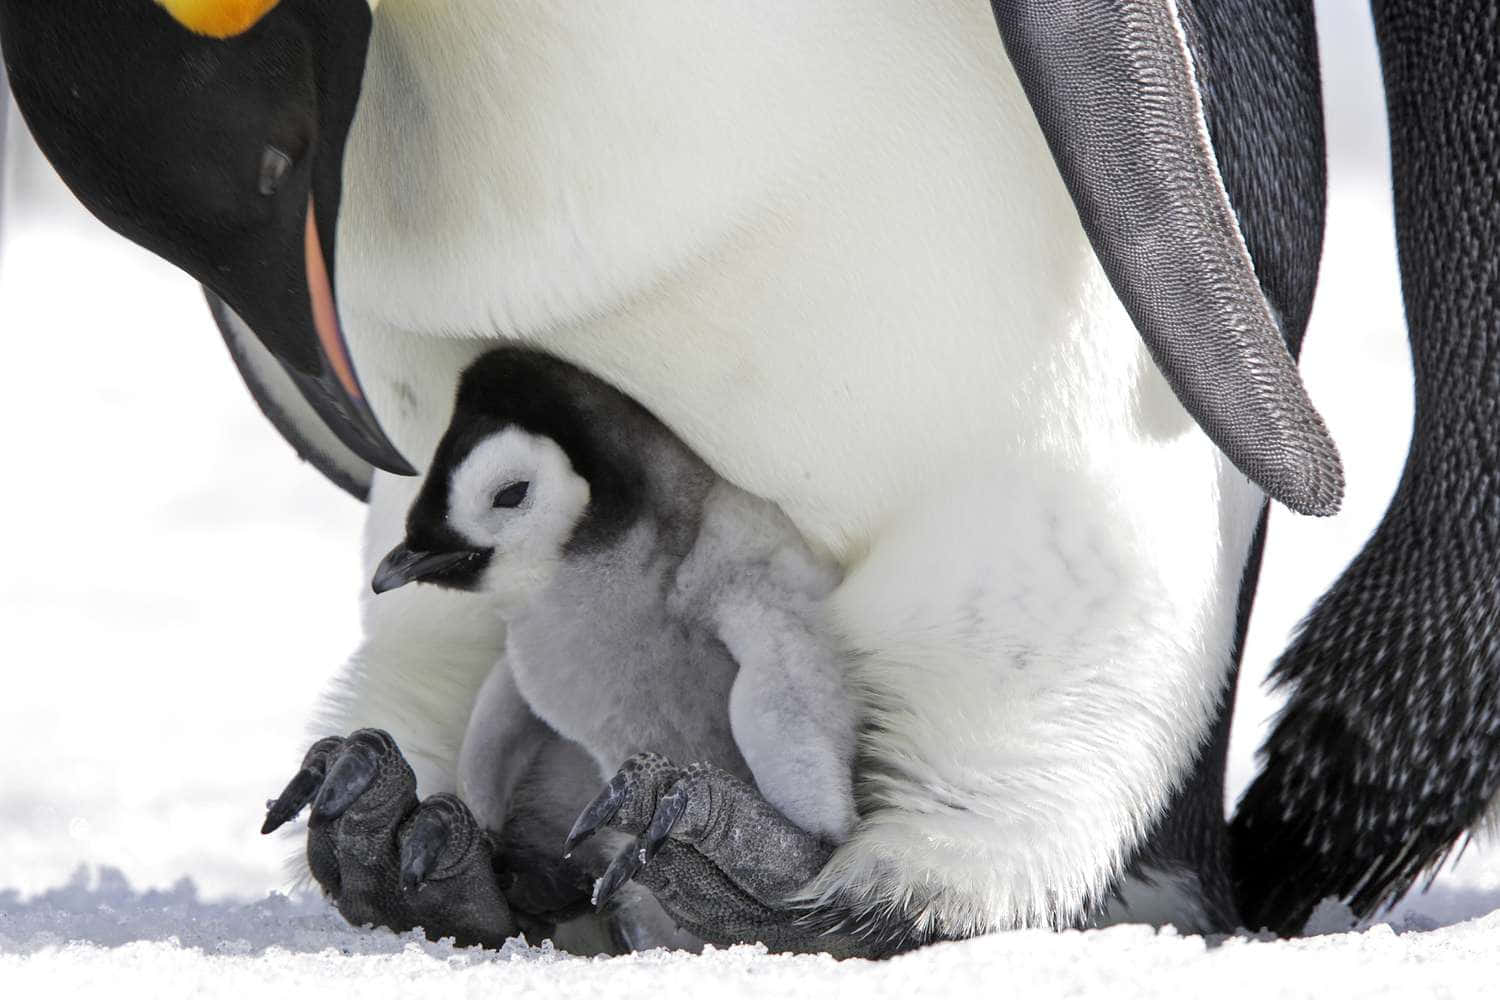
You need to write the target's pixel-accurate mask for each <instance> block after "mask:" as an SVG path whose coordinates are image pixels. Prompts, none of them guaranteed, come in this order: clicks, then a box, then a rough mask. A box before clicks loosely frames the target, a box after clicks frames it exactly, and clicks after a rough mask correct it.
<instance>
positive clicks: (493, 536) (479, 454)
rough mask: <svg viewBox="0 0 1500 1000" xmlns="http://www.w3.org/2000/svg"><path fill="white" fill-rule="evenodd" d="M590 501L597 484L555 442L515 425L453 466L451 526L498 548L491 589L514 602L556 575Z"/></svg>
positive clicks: (488, 575)
mask: <svg viewBox="0 0 1500 1000" xmlns="http://www.w3.org/2000/svg"><path fill="white" fill-rule="evenodd" d="M588 502H589V484H588V483H587V482H586V481H585V480H584V478H583V477H582V476H580V475H578V473H577V472H576V471H574V469H573V463H572V462H570V461H569V460H568V456H567V454H566V453H564V452H563V450H562V448H560V447H558V445H557V443H556V442H555V441H553V440H552V439H550V438H546V437H540V436H538V435H535V434H528V433H526V432H525V431H522V430H519V429H517V428H513V427H511V428H506V429H505V430H503V431H500V432H499V433H497V434H492V435H491V436H489V437H487V438H485V439H484V440H483V441H481V442H480V443H479V444H478V445H476V446H475V447H474V449H473V450H472V451H471V452H469V454H468V456H467V457H466V458H465V459H464V460H463V461H462V462H461V463H459V465H458V467H457V468H455V469H454V470H453V475H452V479H451V480H450V481H449V484H448V523H449V525H450V526H451V527H452V528H453V529H454V530H455V531H457V532H458V533H459V534H461V535H463V536H464V537H465V538H467V539H468V540H469V542H471V543H472V544H473V545H474V547H475V548H492V549H493V550H494V552H493V554H492V555H491V557H490V562H489V566H488V567H487V568H486V569H485V573H484V578H483V587H484V589H485V590H488V591H491V592H494V593H497V594H500V595H502V596H504V597H507V598H509V599H510V601H512V602H513V601H519V600H523V599H524V598H525V597H526V596H527V595H529V594H531V593H534V592H535V591H536V589H537V588H539V587H541V586H544V585H545V584H546V582H547V581H548V580H549V579H550V578H551V576H552V572H553V570H554V569H556V567H557V564H558V562H559V561H560V560H561V559H562V549H563V546H564V545H565V544H566V543H567V541H568V539H569V538H570V537H572V535H573V530H574V528H575V527H577V525H578V522H579V520H580V519H581V518H582V517H583V512H584V509H585V508H586V507H587V506H588Z"/></svg>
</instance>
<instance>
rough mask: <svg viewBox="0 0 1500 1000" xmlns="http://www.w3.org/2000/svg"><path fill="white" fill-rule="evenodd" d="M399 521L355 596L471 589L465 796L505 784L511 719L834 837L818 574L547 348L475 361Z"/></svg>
mask: <svg viewBox="0 0 1500 1000" xmlns="http://www.w3.org/2000/svg"><path fill="white" fill-rule="evenodd" d="M406 528H407V532H406V538H405V540H404V541H403V542H402V543H401V544H400V545H398V546H397V547H396V548H395V549H394V550H393V551H392V552H391V553H390V554H389V555H387V556H386V558H385V560H384V561H383V562H382V563H381V565H380V567H379V569H378V570H377V571H376V575H375V579H374V587H375V589H376V591H377V592H380V591H384V590H388V589H390V588H392V587H397V586H401V585H403V584H405V583H409V582H413V581H421V582H426V583H431V584H436V585H439V586H444V587H450V588H459V589H465V590H473V591H480V592H484V593H488V594H490V595H493V596H494V598H495V600H496V607H497V609H498V610H497V613H498V614H500V615H501V616H502V617H503V618H504V619H505V621H506V633H507V634H506V643H505V652H504V656H503V657H502V658H501V659H500V662H499V663H498V664H497V665H496V667H495V670H494V673H493V674H492V676H491V677H490V678H489V679H488V680H487V681H486V682H485V684H484V686H483V688H482V689H481V691H480V694H479V698H478V700H477V702H476V704H475V706H474V710H473V714H472V716H471V719H470V723H469V729H468V731H467V733H466V735H465V739H464V749H463V751H462V752H461V754H460V763H459V772H460V773H459V778H460V790H461V792H463V793H464V794H465V795H466V796H467V795H468V794H475V795H477V796H479V797H489V796H498V797H499V798H501V799H504V798H505V797H506V796H508V794H509V790H511V789H513V788H514V787H515V785H516V783H517V782H518V781H519V780H520V770H521V769H524V768H525V767H526V766H527V765H526V759H527V748H526V747H524V746H520V745H517V743H518V742H519V741H520V740H521V739H522V737H519V736H518V737H517V739H516V740H509V739H507V733H509V732H511V731H518V732H519V730H517V729H516V727H515V726H514V720H515V719H517V718H518V717H522V716H524V715H525V709H526V708H529V709H530V711H531V712H532V713H534V714H535V716H536V717H538V718H540V719H541V720H542V721H543V722H545V723H546V724H547V725H549V726H551V727H552V728H553V729H554V730H556V731H557V732H558V733H559V734H561V735H562V736H563V737H565V738H567V739H569V740H572V741H574V742H576V743H578V744H580V745H581V746H582V747H583V748H584V749H585V750H587V751H588V753H589V754H591V755H592V757H593V758H594V760H595V762H596V763H597V764H598V766H599V770H600V774H601V776H602V777H605V778H607V777H608V776H610V775H613V774H614V773H615V771H616V769H617V768H618V767H619V766H620V765H621V764H622V763H623V762H624V761H625V760H626V759H627V758H628V757H630V756H631V755H632V754H635V753H638V752H641V751H654V752H657V753H661V754H665V755H667V756H668V757H671V758H673V759H675V760H678V761H682V762H685V763H686V762H692V761H706V762H709V763H712V764H715V765H717V766H719V767H721V768H723V769H725V770H726V771H729V772H730V773H732V774H735V775H737V776H739V777H741V778H745V779H750V778H753V780H754V782H755V784H756V786H757V787H758V788H759V789H760V792H761V794H762V795H763V796H765V798H766V800H767V801H768V802H770V803H771V804H772V805H773V806H775V807H776V808H777V809H779V810H780V811H781V812H782V813H783V814H784V815H785V816H786V817H787V819H789V820H791V821H792V822H793V823H795V824H797V825H798V826H800V827H802V828H803V829H804V830H806V831H807V832H809V833H812V834H815V835H817V836H819V837H821V838H823V839H825V840H828V841H830V842H833V843H840V842H842V841H843V840H845V839H846V838H847V837H848V835H849V833H850V831H851V830H852V828H853V826H854V822H855V808H854V795H853V757H854V747H855V712H854V706H853V704H852V703H851V700H850V698H849V697H848V694H847V692H846V690H845V686H844V663H843V658H842V654H841V652H840V650H839V647H838V645H837V643H836V642H835V641H834V639H833V636H832V635H831V634H830V630H829V628H828V626H827V624H826V622H825V620H824V617H823V603H824V598H826V597H827V595H828V594H829V593H830V592H831V591H832V590H833V588H834V587H835V586H836V585H837V583H838V580H839V574H838V571H837V569H836V567H835V566H834V565H833V563H832V562H831V561H828V560H825V559H821V558H819V557H818V556H817V555H815V554H814V553H813V552H812V550H811V549H810V548H809V547H808V546H807V544H806V542H805V541H804V540H803V538H802V536H801V534H800V533H799V532H798V531H797V529H796V528H795V527H794V526H793V524H792V523H791V521H790V520H789V519H788V518H787V517H786V515H785V514H783V513H782V511H781V510H780V509H779V508H778V507H776V506H775V505H774V504H772V503H770V502H769V501H766V500H763V499H760V498H758V497H755V496H752V495H750V494H748V493H746V492H745V491H743V490H741V489H739V488H737V487H735V486H733V485H731V484H730V483H728V482H726V481H725V480H723V479H722V478H720V477H719V476H717V475H716V474H715V473H714V472H713V471H712V470H711V469H710V468H709V467H708V466H707V465H706V464H705V463H704V462H703V461H702V460H701V459H700V458H699V457H698V456H697V455H696V454H694V453H693V451H692V450H691V449H689V448H688V447H687V446H686V445H685V444H684V443H683V442H682V441H681V440H679V439H678V438H677V437H676V436H675V435H674V434H672V433H671V432H670V431H669V430H668V429H667V428H666V427H665V426H664V425H663V424H662V423H661V422H660V421H659V420H657V419H656V418H655V417H653V416H652V415H651V414H650V413H648V412H647V411H646V410H645V409H644V408H643V407H641V406H640V405H639V404H638V403H636V402H635V401H634V400H632V399H630V398H629V397H628V396H626V395H624V394H623V393H621V392H619V391H618V390H616V389H614V388H612V387H611V386H609V385H607V384H606V383H604V382H602V381H601V380H599V379H597V378H595V377H593V376H591V375H589V374H588V373H586V372H584V371H582V370H580V369H578V368H576V367H574V366H572V365H569V364H567V363H565V362H563V361H561V360H558V359H556V358H554V357H551V356H550V355H546V354H541V353H538V352H536V351H533V350H529V349H525V348H517V347H506V348H502V349H499V350H495V351H492V352H490V353H487V354H485V355H484V356H483V357H481V358H480V359H479V360H478V361H476V362H475V363H474V364H473V365H472V366H471V367H470V368H469V369H468V370H466V371H465V372H464V374H463V376H462V377H461V379H460V382H459V387H458V395H457V399H456V403H455V409H454V414H453V418H452V420H451V422H450V424H449V426H448V429H447V431H446V432H445V434H444V436H443V438H442V440H441V442H440V443H439V445H438V448H437V452H436V454H435V455H434V458H433V461H432V464H431V466H430V468H429V469H428V472H427V478H426V481H425V482H424V483H423V484H422V487H421V490H420V491H419V493H418V495H417V498H416V500H415V502H414V503H413V505H412V507H411V509H410V511H409V513H408V515H407V524H406ZM518 700H519V701H524V706H523V705H520V704H518ZM495 806H496V807H497V808H490V809H488V810H486V811H489V812H490V813H491V814H492V815H493V814H494V813H495V812H497V811H498V812H501V813H503V812H504V804H503V802H500V803H495ZM480 811H481V810H476V812H480Z"/></svg>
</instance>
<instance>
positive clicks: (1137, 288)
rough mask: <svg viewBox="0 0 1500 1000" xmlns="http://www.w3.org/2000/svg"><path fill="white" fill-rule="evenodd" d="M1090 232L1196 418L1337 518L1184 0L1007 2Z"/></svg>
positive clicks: (997, 0) (1004, 15)
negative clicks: (1205, 92) (1238, 209)
mask: <svg viewBox="0 0 1500 1000" xmlns="http://www.w3.org/2000/svg"><path fill="white" fill-rule="evenodd" d="M992 6H993V8H994V12H995V18H996V21H997V22H998V24H999V26H1000V34H1001V37H1002V39H1003V40H1004V43H1005V49H1006V52H1007V53H1008V54H1009V56H1010V60H1011V62H1012V64H1013V65H1014V66H1015V69H1016V73H1017V75H1018V76H1019V77H1020V80H1021V84H1022V86H1023V87H1024V89H1025V91H1026V96H1027V97H1028V99H1029V100H1030V102H1031V106H1032V109H1033V110H1034V111H1035V113H1036V117H1037V120H1038V121H1039V122H1040V123H1041V127H1042V131H1043V133H1044V134H1045V135H1046V138H1047V143H1048V145H1049V147H1050V148H1051V150H1052V154H1053V157H1054V158H1055V159H1056V161H1057V165H1058V169H1059V170H1060V172H1061V173H1062V177H1063V181H1064V183H1065V184H1066V185H1067V188H1068V191H1069V193H1070V194H1071V195H1072V198H1073V202H1074V204H1075V205H1076V206H1077V208H1078V214H1079V217H1080V219H1081V220H1082V222H1083V228H1084V231H1085V232H1086V233H1087V234H1088V237H1089V240H1090V242H1091V243H1092V244H1093V247H1094V250H1095V252H1096V254H1097V255H1098V257H1099V260H1100V263H1101V264H1102V265H1103V267H1104V271H1105V274H1106V275H1108V277H1109V279H1110V282H1111V284H1112V285H1113V286H1114V288H1115V291H1116V293H1117V294H1118V295H1119V296H1120V299H1121V301H1122V302H1123V303H1124V305H1125V308H1126V310H1127V311H1128V312H1129V314H1130V316H1131V319H1133V320H1134V321H1135V325H1136V327H1137V329H1139V330H1140V332H1141V336H1142V338H1143V339H1144V340H1145V342H1146V346H1147V348H1148V349H1149V350H1150V352H1151V355H1152V357H1153V358H1154V359H1155V360H1156V363H1157V366H1158V367H1159V368H1160V369H1161V370H1162V372H1163V374H1165V376H1166V378H1167V381H1168V383H1170V385H1171V386H1172V389H1173V391H1174V392H1175V393H1176V394H1177V397H1178V399H1179V400H1181V402H1182V404H1183V406H1184V407H1185V408H1186V409H1187V411H1188V412H1189V413H1190V414H1191V415H1192V416H1193V418H1194V419H1195V420H1197V422H1198V424H1199V425H1200V426H1201V427H1202V428H1203V429H1204V431H1205V432H1206V433H1207V434H1208V436H1209V437H1210V438H1211V439H1212V440H1213V441H1214V443H1215V444H1217V445H1218V446H1219V447H1220V448H1221V449H1222V450H1223V451H1224V453H1225V454H1226V455H1228V456H1229V458H1230V460H1231V461H1232V462H1234V464H1235V465H1236V466H1237V467H1238V468H1239V469H1240V470H1241V471H1242V472H1244V473H1245V475H1247V476H1249V477H1250V478H1251V479H1252V480H1254V481H1255V482H1256V483H1257V484H1259V485H1260V486H1261V487H1262V488H1263V489H1265V490H1266V492H1267V493H1268V494H1270V496H1271V497H1273V498H1274V499H1276V500H1279V501H1281V502H1282V503H1284V504H1285V505H1286V506H1288V507H1290V508H1291V509H1292V510H1295V511H1298V512H1299V513H1304V514H1332V513H1334V512H1335V511H1336V510H1337V509H1338V507H1339V503H1340V501H1341V499H1342V496H1343V485H1344V479H1343V470H1342V467H1341V465H1340V462H1339V457H1338V451H1337V449H1336V448H1335V447H1334V444H1333V440H1332V438H1330V437H1329V434H1328V431H1327V429H1326V428H1325V427H1324V425H1323V421H1322V418H1320V417H1319V416H1318V413H1317V411H1316V410H1315V409H1314V408H1313V405H1312V402H1311V401H1310V400H1309V399H1308V397H1307V392H1306V389H1305V388H1304V387H1303V385H1302V380H1301V378H1300V377H1299V376H1298V374H1297V367H1296V362H1295V361H1294V360H1293V359H1292V356H1291V354H1290V352H1289V351H1288V350H1287V346H1286V342H1285V339H1284V337H1283V333H1282V329H1281V324H1280V323H1279V322H1278V318H1277V316H1276V315H1275V314H1274V313H1273V311H1272V309H1271V307H1270V306H1269V305H1268V303H1267V300H1266V297H1265V295H1264V293H1263V292H1262V290H1261V286H1260V284H1259V283H1258V282H1257V279H1256V273H1255V268H1254V265H1253V264H1252V262H1251V259H1250V254H1249V251H1248V250H1247V249H1246V245H1245V240H1244V237H1243V236H1242V234H1241V232H1240V228H1239V224H1238V222H1237V220H1236V218H1235V213H1234V209H1233V207H1232V206H1231V204H1230V199H1229V196H1228V193H1227V192H1226V190H1225V185H1224V180H1223V178H1222V176H1221V175H1220V172H1219V169H1218V164H1217V162H1216V159H1215V155H1214V149H1213V145H1212V143H1211V141H1210V138H1209V131H1208V127H1207V124H1206V122H1205V118H1204V109H1203V101H1202V99H1201V96H1200V94H1199V91H1198V82H1197V78H1196V75H1195V70H1194V61H1193V55H1192V53H1191V51H1190V49H1189V45H1188V37H1187V33H1186V31H1185V30H1184V25H1183V22H1182V19H1181V17H1180V16H1179V10H1178V3H1177V2H1174V0H1120V2H1117V3H1108V4H1101V3H1092V2H1085V0H1047V2H1043V0H993V2H992Z"/></svg>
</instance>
